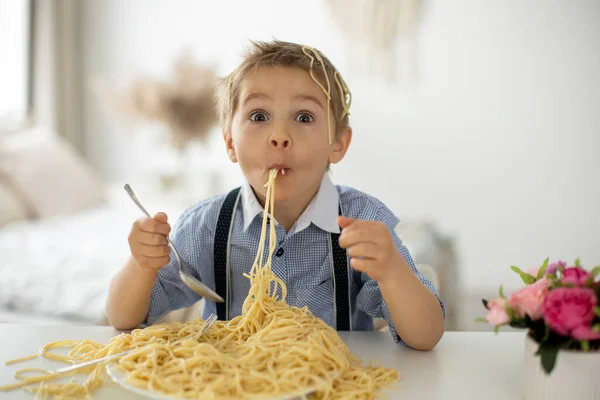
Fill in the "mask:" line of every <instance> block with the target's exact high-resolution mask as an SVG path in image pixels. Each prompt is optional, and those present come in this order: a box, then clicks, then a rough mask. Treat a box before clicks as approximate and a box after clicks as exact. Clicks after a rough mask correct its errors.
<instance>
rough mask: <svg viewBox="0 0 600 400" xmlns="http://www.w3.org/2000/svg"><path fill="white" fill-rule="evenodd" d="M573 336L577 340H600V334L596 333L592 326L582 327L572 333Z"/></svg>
mask: <svg viewBox="0 0 600 400" xmlns="http://www.w3.org/2000/svg"><path fill="white" fill-rule="evenodd" d="M571 335H572V336H573V338H574V339H577V340H598V339H600V332H594V330H593V329H592V327H591V326H580V327H577V328H575V329H573V330H572V331H571Z"/></svg>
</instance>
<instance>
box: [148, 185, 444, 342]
mask: <svg viewBox="0 0 600 400" xmlns="http://www.w3.org/2000/svg"><path fill="white" fill-rule="evenodd" d="M327 190H329V192H327ZM244 193H245V198H244V199H243V200H244V201H241V202H240V204H239V205H238V207H237V209H236V210H235V211H234V220H233V229H232V233H231V242H230V267H231V275H230V280H231V303H230V310H229V317H230V318H233V317H235V316H237V315H239V314H241V310H242V304H243V302H244V300H245V299H246V296H247V295H248V291H249V289H250V281H249V280H248V278H246V277H244V276H243V273H246V272H249V271H250V268H251V267H252V264H253V262H254V259H255V257H256V252H257V250H258V242H259V238H260V228H261V223H262V212H263V210H262V207H260V206H259V205H258V202H257V200H256V198H255V197H254V194H253V193H252V192H251V189H250V186H249V185H248V184H247V183H245V186H244V187H242V194H244ZM249 193H251V194H249ZM326 193H330V195H327V196H326V195H325V194H326ZM224 198H225V195H219V196H215V197H213V198H210V199H208V200H205V201H202V202H200V203H198V204H196V205H195V206H193V207H191V208H189V209H187V210H186V211H185V212H184V213H183V214H182V215H181V217H180V218H179V219H178V221H177V222H176V224H175V225H174V227H173V231H172V233H171V240H172V241H173V244H174V245H175V247H176V248H177V249H178V251H179V252H180V255H181V257H182V259H183V261H184V262H185V263H186V264H187V267H188V269H189V268H191V270H192V272H193V274H194V275H195V276H196V278H198V279H200V280H201V281H202V282H204V283H205V284H206V285H207V286H209V287H211V288H212V289H213V290H214V289H215V277H214V267H213V242H214V236H215V227H216V223H217V218H218V216H219V211H220V207H221V203H222V202H223V200H224ZM315 200H316V202H315ZM338 201H339V203H338ZM338 204H340V205H341V208H342V214H343V215H345V216H347V217H350V218H356V219H360V220H375V221H381V222H383V223H385V224H386V225H387V227H388V228H389V229H390V232H391V233H392V236H393V239H394V243H395V244H396V247H397V249H398V251H399V252H400V254H401V255H402V256H403V257H404V259H405V260H406V262H407V263H408V265H410V267H411V268H412V270H413V272H414V273H415V274H416V275H417V277H418V278H419V279H420V280H421V282H422V283H423V284H424V285H425V286H426V287H427V288H429V290H431V291H432V292H433V293H434V294H435V295H436V297H437V298H438V300H439V301H440V305H441V307H442V311H443V312H444V316H445V309H444V304H443V302H442V300H441V298H440V297H439V295H438V293H437V291H436V289H435V287H434V286H433V285H432V283H431V282H430V281H429V280H427V279H425V278H424V277H423V276H421V275H420V274H419V273H418V271H417V269H416V267H415V264H414V262H413V260H412V257H411V256H410V254H409V252H408V250H407V249H406V247H404V245H403V244H402V242H401V240H400V238H399V237H398V236H397V235H396V233H395V232H394V229H395V227H396V224H397V223H398V219H397V218H396V216H395V215H394V214H393V213H392V212H391V211H390V210H389V209H388V208H387V207H386V206H385V205H384V204H383V203H382V202H381V201H379V200H377V199H375V198H374V197H372V196H369V195H367V194H365V193H362V192H360V191H358V190H355V189H352V188H349V187H345V186H334V185H333V184H332V183H331V181H330V180H329V178H328V176H327V175H326V176H325V177H324V179H323V182H322V184H321V188H320V189H319V192H318V194H317V196H315V199H313V202H311V204H309V207H307V211H305V213H307V214H309V211H310V209H312V212H313V214H314V211H315V210H314V209H315V208H316V209H317V210H316V211H320V212H321V215H320V216H319V215H318V214H317V216H314V218H313V223H309V221H307V220H306V219H302V216H301V218H300V219H299V220H298V222H297V223H296V225H295V226H294V227H293V228H292V229H291V230H290V231H289V232H286V231H285V229H284V228H283V227H282V226H281V225H279V224H278V223H277V222H276V221H275V223H276V238H277V240H278V247H279V248H280V249H282V251H279V252H278V254H279V256H274V257H273V260H272V268H273V271H274V273H275V274H276V275H277V276H278V277H279V278H281V279H282V280H283V281H284V282H285V284H286V287H287V299H286V300H287V303H288V304H290V305H293V306H298V307H304V306H308V308H309V309H310V310H311V312H312V313H313V314H314V315H316V316H317V317H319V318H321V319H322V320H323V321H325V322H326V323H327V324H329V325H330V326H332V327H334V326H335V317H334V315H335V314H334V291H333V285H332V278H331V266H330V255H329V242H328V233H329V232H327V230H329V231H330V232H336V231H337V232H339V227H338V226H332V225H336V224H335V223H334V222H335V221H336V218H337V215H338V207H337V205H338ZM257 207H259V209H258V210H257ZM252 209H253V210H254V211H252ZM323 217H325V218H323ZM332 221H333V223H332ZM314 222H316V223H314ZM299 225H302V226H299ZM319 225H320V226H319ZM350 296H351V306H352V307H351V309H352V330H373V329H374V326H373V318H374V317H379V318H385V320H386V321H387V323H388V325H389V328H390V332H391V334H392V337H393V338H394V341H396V342H397V343H400V344H403V345H406V343H405V342H404V341H403V340H402V339H401V338H400V337H399V336H398V334H397V332H396V329H395V327H394V323H393V322H392V318H391V316H390V312H389V309H388V307H387V304H386V302H385V300H384V299H383V297H382V295H381V291H380V290H379V286H378V285H377V281H375V280H373V279H371V278H370V277H369V276H368V275H367V274H364V273H363V274H362V275H361V279H360V280H358V281H356V280H352V283H351V291H350ZM199 300H200V297H199V296H198V295H197V294H196V293H194V292H193V291H191V290H190V289H189V288H188V287H187V286H186V285H185V284H184V283H183V282H182V281H181V279H180V278H179V275H178V270H177V264H176V262H175V259H174V256H173V255H172V256H171V262H170V263H169V264H168V265H167V266H165V267H164V268H162V269H161V270H160V271H159V273H158V277H157V280H156V282H155V284H154V287H153V289H152V295H151V298H150V308H149V311H148V316H147V319H146V323H147V324H153V323H154V322H156V321H157V320H158V319H159V318H160V317H162V316H163V315H165V314H166V313H167V312H169V311H173V310H177V309H180V308H183V307H189V306H191V305H193V304H194V303H196V302H197V301H199ZM205 301H206V305H205V307H204V315H203V317H204V318H207V317H208V315H209V314H210V313H211V312H214V313H215V314H216V304H215V303H214V302H213V301H210V300H208V299H206V300H205Z"/></svg>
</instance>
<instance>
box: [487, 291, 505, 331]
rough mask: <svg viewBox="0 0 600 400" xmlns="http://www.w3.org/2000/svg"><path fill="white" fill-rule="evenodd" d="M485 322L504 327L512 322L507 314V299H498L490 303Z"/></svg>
mask: <svg viewBox="0 0 600 400" xmlns="http://www.w3.org/2000/svg"><path fill="white" fill-rule="evenodd" d="M485 320H486V321H487V322H488V323H490V324H492V325H502V324H506V323H508V322H509V321H510V318H509V317H508V314H507V313H506V299H503V298H501V297H498V298H497V299H493V300H490V301H489V302H488V313H487V314H486V316H485Z"/></svg>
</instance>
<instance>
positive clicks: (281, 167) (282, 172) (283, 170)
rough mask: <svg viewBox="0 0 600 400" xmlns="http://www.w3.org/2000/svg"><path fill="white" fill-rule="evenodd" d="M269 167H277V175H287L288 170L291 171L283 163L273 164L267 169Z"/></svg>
mask: <svg viewBox="0 0 600 400" xmlns="http://www.w3.org/2000/svg"><path fill="white" fill-rule="evenodd" d="M271 169H277V170H278V174H277V175H284V176H285V175H287V174H289V172H290V171H291V170H290V168H288V167H287V166H285V165H283V164H273V165H271V166H270V167H269V170H271Z"/></svg>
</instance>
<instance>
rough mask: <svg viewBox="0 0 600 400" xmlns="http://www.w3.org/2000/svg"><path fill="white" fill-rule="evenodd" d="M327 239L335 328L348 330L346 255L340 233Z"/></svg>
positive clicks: (348, 294) (347, 271)
mask: <svg viewBox="0 0 600 400" xmlns="http://www.w3.org/2000/svg"><path fill="white" fill-rule="evenodd" d="M338 215H342V207H341V206H339V208H338ZM329 238H330V239H329V240H330V241H331V257H332V258H333V276H332V277H331V278H332V279H331V281H332V282H333V289H334V292H335V293H334V296H335V297H334V298H335V303H334V307H335V308H334V311H335V314H334V315H335V319H336V321H335V328H336V330H338V331H349V330H350V326H351V318H352V315H351V314H350V282H349V280H348V274H349V272H350V269H349V268H348V257H347V255H346V249H342V248H341V247H340V244H339V239H340V235H339V234H338V233H330V234H329Z"/></svg>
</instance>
